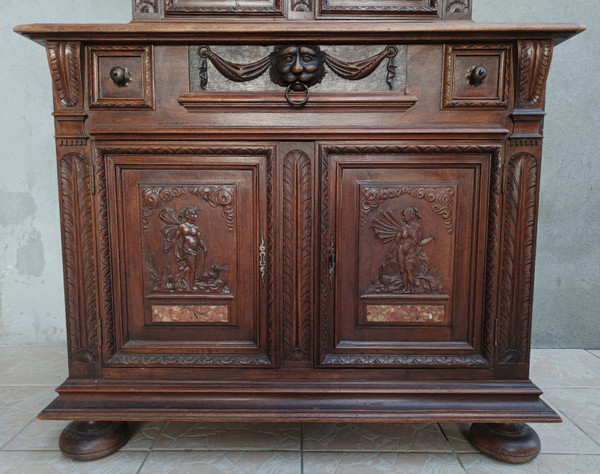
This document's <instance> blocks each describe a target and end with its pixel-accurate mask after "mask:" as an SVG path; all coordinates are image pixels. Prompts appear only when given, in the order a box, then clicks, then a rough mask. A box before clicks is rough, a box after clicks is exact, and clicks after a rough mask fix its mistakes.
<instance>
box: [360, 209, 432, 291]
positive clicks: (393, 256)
mask: <svg viewBox="0 0 600 474" xmlns="http://www.w3.org/2000/svg"><path fill="white" fill-rule="evenodd" d="M402 221H403V222H398V220H397V219H396V216H394V213H393V212H392V211H391V210H386V211H384V212H382V213H380V214H379V215H378V216H377V217H376V218H375V219H373V225H372V226H371V229H372V230H373V232H374V234H375V238H377V239H380V240H382V241H383V243H384V244H391V246H390V248H389V252H388V255H387V257H386V260H385V261H384V262H383V263H382V264H381V265H380V267H379V279H378V281H376V282H374V283H373V284H371V286H370V287H369V291H374V292H378V293H381V292H398V291H399V292H402V293H439V292H440V291H441V290H442V284H441V282H440V279H439V278H438V277H437V276H435V275H433V274H432V270H431V262H430V260H429V257H428V256H427V255H426V254H425V252H424V251H423V247H424V246H425V245H427V244H428V243H430V242H431V241H432V240H434V239H436V238H437V234H436V233H434V234H432V235H431V236H429V237H426V238H423V231H422V228H421V215H420V213H419V210H418V209H417V208H416V207H407V208H406V209H404V210H403V211H402Z"/></svg>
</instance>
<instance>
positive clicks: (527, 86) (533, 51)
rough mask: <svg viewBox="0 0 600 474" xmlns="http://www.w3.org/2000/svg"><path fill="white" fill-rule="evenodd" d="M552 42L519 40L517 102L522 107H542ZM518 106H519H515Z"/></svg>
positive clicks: (550, 59)
mask: <svg viewBox="0 0 600 474" xmlns="http://www.w3.org/2000/svg"><path fill="white" fill-rule="evenodd" d="M552 49H553V43H552V41H550V40H546V41H534V40H531V41H519V44H518V59H519V68H518V70H519V83H518V91H517V96H518V102H519V104H518V105H519V106H520V107H524V108H542V106H543V101H544V94H545V91H546V80H547V79H548V71H549V70H550V63H551V61H552ZM517 108H519V107H517Z"/></svg>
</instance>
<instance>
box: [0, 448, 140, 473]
mask: <svg viewBox="0 0 600 474" xmlns="http://www.w3.org/2000/svg"><path fill="white" fill-rule="evenodd" d="M147 455H148V453H145V452H130V453H124V452H117V453H115V454H113V455H111V456H108V457H106V458H103V459H99V460H97V461H89V462H77V461H72V460H70V459H67V458H66V457H64V456H63V455H62V454H61V453H60V451H0V474H5V473H10V474H13V473H14V474H42V473H43V474H77V473H81V474H91V473H93V474H100V473H101V474H121V473H122V474H132V473H135V472H137V471H138V469H139V468H140V466H141V465H142V463H143V462H144V459H145V458H146V456H147Z"/></svg>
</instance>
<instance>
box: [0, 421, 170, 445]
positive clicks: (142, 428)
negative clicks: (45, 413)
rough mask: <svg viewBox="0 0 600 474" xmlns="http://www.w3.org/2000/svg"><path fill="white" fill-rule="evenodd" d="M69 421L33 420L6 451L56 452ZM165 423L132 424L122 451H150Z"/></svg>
mask: <svg viewBox="0 0 600 474" xmlns="http://www.w3.org/2000/svg"><path fill="white" fill-rule="evenodd" d="M68 424H69V422H68V421H52V420H33V421H32V422H31V423H30V424H29V425H27V427H25V428H24V429H23V430H22V431H21V432H20V433H19V434H18V435H17V436H15V437H14V438H13V439H12V440H11V441H10V443H8V444H7V445H6V446H5V447H4V449H5V450H7V451H27V450H34V451H55V450H56V449H57V447H58V439H59V437H60V434H61V432H62V430H63V429H64V428H65V426H67V425H68ZM162 425H163V423H161V422H151V423H130V428H131V429H132V432H133V435H132V437H131V439H130V440H129V441H128V442H127V444H126V445H125V446H124V447H123V448H122V451H149V450H150V448H151V447H152V444H153V443H154V440H155V439H156V437H157V436H158V433H159V431H160V428H161V427H162Z"/></svg>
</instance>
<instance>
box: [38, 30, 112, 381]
mask: <svg viewBox="0 0 600 474" xmlns="http://www.w3.org/2000/svg"><path fill="white" fill-rule="evenodd" d="M81 51H82V48H81V43H79V42H68V41H47V42H46V54H47V56H48V63H49V66H50V73H51V75H52V82H53V96H54V113H53V115H54V122H55V137H56V154H57V158H58V178H59V204H60V208H61V219H62V245H63V264H64V279H65V310H66V315H67V341H68V348H69V362H70V375H71V376H94V375H96V372H97V369H98V367H97V366H96V364H98V362H99V360H100V357H99V352H98V351H99V347H100V344H99V341H98V337H99V331H98V325H99V317H98V314H97V310H96V264H95V260H94V253H95V252H94V233H93V212H92V209H93V207H92V194H93V192H94V182H93V181H94V180H93V171H92V166H91V163H90V161H89V159H88V158H87V157H88V156H89V147H88V145H87V142H88V137H87V134H86V133H85V120H86V118H87V115H86V113H85V112H84V94H83V75H82V73H81V64H82V60H83V58H82V55H81Z"/></svg>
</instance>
